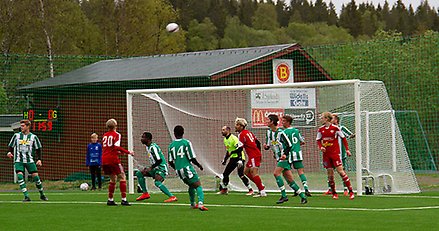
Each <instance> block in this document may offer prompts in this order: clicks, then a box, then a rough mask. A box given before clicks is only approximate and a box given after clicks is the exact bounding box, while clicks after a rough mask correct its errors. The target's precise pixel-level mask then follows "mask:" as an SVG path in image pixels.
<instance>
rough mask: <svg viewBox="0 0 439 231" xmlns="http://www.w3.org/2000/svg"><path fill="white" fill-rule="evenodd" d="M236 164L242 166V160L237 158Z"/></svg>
mask: <svg viewBox="0 0 439 231" xmlns="http://www.w3.org/2000/svg"><path fill="white" fill-rule="evenodd" d="M237 164H238V167H240V168H241V167H242V165H243V163H242V160H238V162H237Z"/></svg>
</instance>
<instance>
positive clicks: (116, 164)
mask: <svg viewBox="0 0 439 231" xmlns="http://www.w3.org/2000/svg"><path fill="white" fill-rule="evenodd" d="M106 126H107V128H108V132H106V133H105V134H104V136H103V137H102V168H103V170H104V174H105V175H109V176H110V186H109V187H108V201H107V205H116V203H115V202H114V199H113V194H114V190H115V189H116V181H117V179H119V188H120V193H121V195H122V201H121V205H124V206H130V203H128V201H127V198H126V197H127V181H126V177H125V172H124V170H123V167H122V164H121V163H120V160H119V155H121V154H127V155H134V152H132V151H128V150H126V149H124V148H122V147H120V141H121V139H122V136H121V135H120V133H118V132H117V131H116V128H117V121H116V120H115V119H109V120H108V121H107V123H106Z"/></svg>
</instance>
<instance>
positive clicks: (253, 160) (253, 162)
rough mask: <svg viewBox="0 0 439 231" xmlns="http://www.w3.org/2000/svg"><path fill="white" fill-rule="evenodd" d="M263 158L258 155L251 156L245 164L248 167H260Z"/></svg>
mask: <svg viewBox="0 0 439 231" xmlns="http://www.w3.org/2000/svg"><path fill="white" fill-rule="evenodd" d="M261 159H262V156H256V157H250V156H249V157H248V160H247V163H246V164H245V166H246V167H247V168H255V167H259V166H261Z"/></svg>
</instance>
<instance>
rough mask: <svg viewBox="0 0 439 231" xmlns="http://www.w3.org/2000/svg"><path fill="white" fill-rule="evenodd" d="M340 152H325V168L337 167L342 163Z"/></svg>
mask: <svg viewBox="0 0 439 231" xmlns="http://www.w3.org/2000/svg"><path fill="white" fill-rule="evenodd" d="M342 164H343V162H341V159H340V154H337V155H324V154H323V167H325V168H336V167H337V166H340V165H342Z"/></svg>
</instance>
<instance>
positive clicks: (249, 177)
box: [246, 173, 255, 182]
mask: <svg viewBox="0 0 439 231" xmlns="http://www.w3.org/2000/svg"><path fill="white" fill-rule="evenodd" d="M246 176H247V178H248V179H249V180H251V181H253V182H255V181H254V180H253V176H252V174H250V173H248V174H246Z"/></svg>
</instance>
